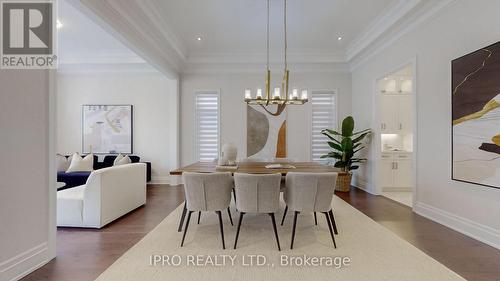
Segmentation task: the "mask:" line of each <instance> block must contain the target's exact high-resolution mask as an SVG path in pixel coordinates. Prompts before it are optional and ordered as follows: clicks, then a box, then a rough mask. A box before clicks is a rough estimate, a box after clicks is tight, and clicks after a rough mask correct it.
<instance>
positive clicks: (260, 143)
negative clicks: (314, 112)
mask: <svg viewBox="0 0 500 281" xmlns="http://www.w3.org/2000/svg"><path fill="white" fill-rule="evenodd" d="M286 117H287V112H286V108H280V107H278V106H277V105H270V106H267V107H263V106H259V105H247V157H249V158H255V159H262V160H269V159H273V158H284V157H286Z"/></svg>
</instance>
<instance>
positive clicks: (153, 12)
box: [140, 1, 188, 62]
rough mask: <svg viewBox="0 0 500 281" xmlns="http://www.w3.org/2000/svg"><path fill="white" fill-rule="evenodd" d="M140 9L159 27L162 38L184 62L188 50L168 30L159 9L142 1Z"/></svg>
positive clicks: (172, 32) (167, 25)
mask: <svg viewBox="0 0 500 281" xmlns="http://www.w3.org/2000/svg"><path fill="white" fill-rule="evenodd" d="M140 7H141V8H142V9H143V11H144V13H146V14H147V15H148V16H149V17H150V18H151V19H153V22H155V23H158V24H159V25H160V26H159V27H158V30H159V32H160V33H161V34H162V36H163V38H165V39H166V40H167V42H168V43H169V44H170V45H171V47H172V48H173V49H174V50H175V52H176V53H177V55H178V56H179V57H180V58H181V60H182V61H183V62H184V61H186V58H187V51H188V48H187V46H186V45H185V44H184V42H183V41H182V39H180V37H179V36H177V35H176V34H175V32H174V31H173V30H172V29H171V28H170V25H169V24H168V23H167V22H166V21H165V17H164V16H162V15H161V14H160V9H158V7H155V6H153V1H144V2H143V5H142V6H140Z"/></svg>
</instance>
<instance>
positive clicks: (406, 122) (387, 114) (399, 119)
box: [380, 94, 413, 134]
mask: <svg viewBox="0 0 500 281" xmlns="http://www.w3.org/2000/svg"><path fill="white" fill-rule="evenodd" d="M412 112H413V109H412V96H411V95H404V94H402V95H381V96H380V131H381V133H382V134H399V133H411V132H412V121H411V120H412V116H411V114H412Z"/></svg>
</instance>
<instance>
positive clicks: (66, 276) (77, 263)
mask: <svg viewBox="0 0 500 281" xmlns="http://www.w3.org/2000/svg"><path fill="white" fill-rule="evenodd" d="M183 201H184V192H183V191H182V187H181V186H176V187H167V186H160V185H149V186H148V190H147V203H146V205H145V206H142V207H140V208H138V209H136V210H135V211H133V212H131V213H129V214H127V215H125V216H123V217H121V218H120V219H118V220H117V221H115V222H113V223H111V224H109V225H107V226H105V227H104V228H102V229H100V230H97V229H84V228H59V229H58V231H57V257H56V258H55V259H54V260H52V261H51V262H49V263H48V264H47V265H45V266H43V267H42V268H40V269H38V270H36V271H35V272H33V273H31V274H30V275H28V276H26V277H25V278H23V279H21V280H26V281H28V280H29V281H34V280H36V281H39V280H44V281H45V280H47V281H90V280H94V279H95V278H97V276H99V274H101V273H102V272H103V271H104V270H105V269H106V268H108V267H109V266H110V265H111V264H112V263H113V262H114V261H116V260H117V259H118V258H119V257H120V256H121V255H122V254H124V253H125V252H126V251H127V250H128V249H130V247H132V246H133V245H134V244H136V243H137V242H139V240H141V238H142V237H144V236H145V235H146V234H147V233H148V232H150V231H151V230H153V228H154V227H155V226H157V225H158V224H159V223H160V222H161V221H162V220H163V219H164V218H165V217H166V216H168V214H170V213H171V212H172V211H173V210H175V208H177V206H179V205H180V203H181V202H183Z"/></svg>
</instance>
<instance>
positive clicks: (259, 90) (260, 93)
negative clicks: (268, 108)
mask: <svg viewBox="0 0 500 281" xmlns="http://www.w3.org/2000/svg"><path fill="white" fill-rule="evenodd" d="M257 99H262V89H261V88H257Z"/></svg>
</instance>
